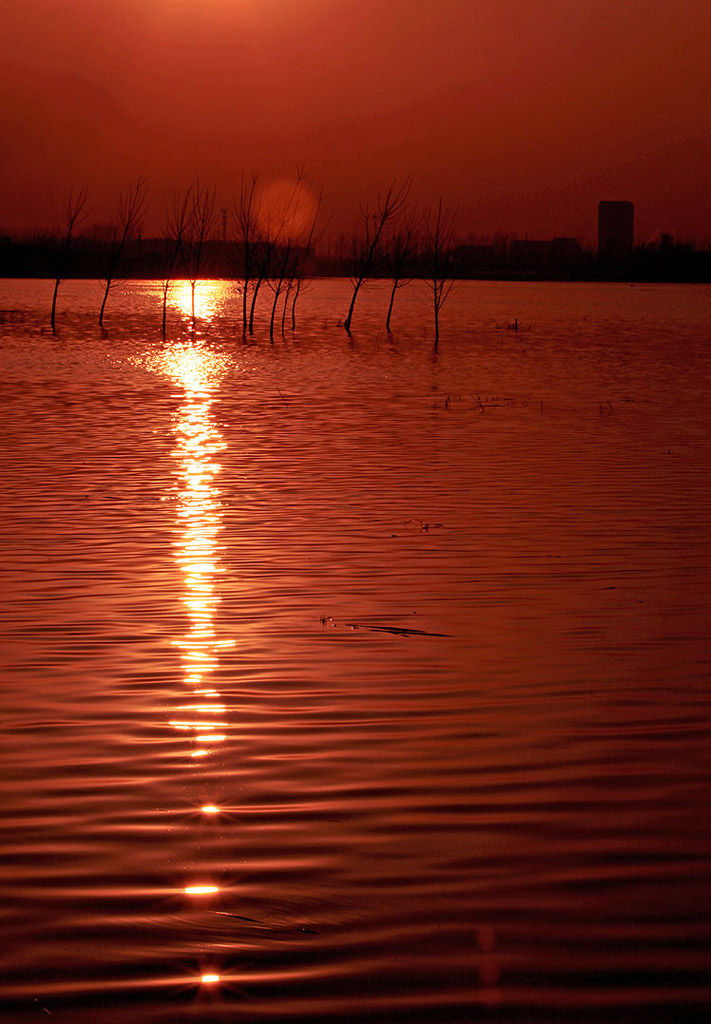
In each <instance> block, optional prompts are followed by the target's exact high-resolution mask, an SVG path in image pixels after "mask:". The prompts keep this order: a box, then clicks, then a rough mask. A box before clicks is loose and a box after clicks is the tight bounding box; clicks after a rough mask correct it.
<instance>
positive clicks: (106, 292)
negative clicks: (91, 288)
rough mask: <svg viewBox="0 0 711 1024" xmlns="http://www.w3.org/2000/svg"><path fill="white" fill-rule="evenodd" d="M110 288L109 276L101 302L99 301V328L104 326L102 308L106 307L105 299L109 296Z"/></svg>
mask: <svg viewBox="0 0 711 1024" xmlns="http://www.w3.org/2000/svg"><path fill="white" fill-rule="evenodd" d="M110 289H111V279H110V278H109V280H108V281H107V282H106V288H105V290H104V299H103V302H102V303H101V309H100V311H99V327H101V328H103V326H104V310H105V309H106V301H107V299H108V297H109V291H110Z"/></svg>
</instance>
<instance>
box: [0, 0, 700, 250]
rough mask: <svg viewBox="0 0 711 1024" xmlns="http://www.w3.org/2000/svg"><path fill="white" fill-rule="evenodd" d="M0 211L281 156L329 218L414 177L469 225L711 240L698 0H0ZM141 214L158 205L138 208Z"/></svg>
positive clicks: (13, 212) (267, 162) (158, 187)
mask: <svg viewBox="0 0 711 1024" xmlns="http://www.w3.org/2000/svg"><path fill="white" fill-rule="evenodd" d="M0 40H1V44H2V51H1V56H0V62H1V72H0V92H1V96H2V98H1V101H0V122H1V123H0V229H2V228H5V229H8V228H9V229H18V228H24V227H30V228H31V227H36V226H45V225H48V224H51V223H52V221H53V220H54V217H55V213H56V211H57V209H58V207H59V206H60V204H61V201H62V198H63V196H64V195H65V193H66V191H67V190H68V188H69V187H70V186H75V187H77V186H80V185H83V184H87V185H88V187H89V192H90V200H91V204H92V209H91V212H90V214H89V220H90V221H95V222H100V221H101V220H105V219H107V216H108V214H109V212H110V209H111V206H112V205H113V203H114V202H115V197H116V193H117V192H118V190H119V189H120V188H121V187H122V186H123V185H124V184H126V183H127V182H128V181H129V180H131V179H135V178H136V177H137V176H138V175H142V176H144V177H145V178H146V179H147V180H148V186H149V191H150V198H151V203H152V206H151V219H152V221H153V223H154V225H156V226H157V225H158V224H159V223H160V221H161V220H162V211H163V207H164V205H165V202H166V199H167V198H168V197H169V196H170V195H171V193H172V191H173V190H174V189H175V188H183V187H185V186H186V185H187V184H188V183H189V182H190V181H191V180H192V179H193V178H194V177H195V176H196V175H197V174H199V175H200V176H201V178H202V179H203V180H204V181H206V182H214V183H215V184H216V185H217V188H218V192H219V200H218V201H219V204H220V205H222V206H225V207H230V206H231V205H232V195H233V193H234V192H235V189H236V185H237V184H238V182H239V176H240V173H241V172H242V171H243V170H245V171H248V172H251V171H256V172H259V173H260V174H261V175H263V176H264V178H265V179H271V178H274V179H279V178H284V177H287V176H289V175H291V174H292V172H293V169H294V167H295V165H296V164H297V163H301V164H304V165H306V166H307V167H308V168H310V169H311V171H312V174H313V177H314V179H315V181H317V182H318V183H320V184H322V185H323V187H324V190H325V193H326V197H327V203H328V206H329V208H330V209H332V210H333V215H334V220H333V223H334V225H335V226H336V227H338V226H339V225H341V224H344V223H346V222H347V220H348V219H349V217H350V215H351V214H352V213H354V212H355V210H356V207H357V204H358V202H359V201H360V200H362V199H363V198H365V197H366V196H368V195H372V194H374V193H376V192H377V191H378V189H381V188H383V187H386V186H387V185H388V184H389V183H390V181H391V180H392V179H393V178H394V177H400V178H402V177H404V176H405V175H411V176H412V177H413V179H414V193H415V194H416V196H417V197H418V198H420V199H421V200H422V201H431V200H435V199H437V198H438V197H439V195H442V196H443V197H444V199H445V201H446V202H447V203H449V204H451V205H453V206H457V207H458V210H459V218H458V219H459V223H460V226H461V228H462V230H463V231H472V232H475V233H478V234H484V233H488V232H492V231H495V230H497V229H501V230H504V231H517V232H518V233H519V234H520V235H523V234H525V233H529V234H530V235H532V236H537V237H550V236H552V235H563V234H572V235H579V236H581V237H583V238H587V239H590V240H592V239H593V238H594V235H595V223H596V205H597V201H598V199H631V200H633V201H634V202H635V204H636V212H637V229H638V238H639V240H645V239H646V238H647V237H650V236H652V235H653V234H654V233H655V232H659V231H660V230H664V231H672V232H674V233H675V234H677V235H678V236H680V237H695V238H696V239H698V240H700V241H701V240H711V188H710V185H711V181H710V179H711V130H710V128H709V125H710V124H711V60H710V59H709V54H710V53H711V0H426V2H425V0H190V2H188V0H120V2H118V0H115V2H113V3H108V2H106V0H3V4H2V11H1V13H0ZM148 227H149V228H150V227H151V224H149V225H148Z"/></svg>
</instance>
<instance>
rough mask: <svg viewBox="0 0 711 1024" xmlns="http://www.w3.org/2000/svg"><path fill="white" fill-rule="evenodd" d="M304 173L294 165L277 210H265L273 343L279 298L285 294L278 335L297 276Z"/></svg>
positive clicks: (282, 326) (282, 329)
mask: <svg viewBox="0 0 711 1024" xmlns="http://www.w3.org/2000/svg"><path fill="white" fill-rule="evenodd" d="M305 179H306V171H305V170H304V168H303V167H300V166H298V165H297V168H296V178H295V180H294V183H293V186H292V187H291V188H290V190H289V192H288V193H287V194H286V195H285V196H284V197H283V199H281V200H280V202H279V205H278V207H277V208H276V209H274V210H271V211H267V217H268V222H269V234H270V236H271V238H272V240H273V243H274V245H273V252H272V261H271V268H270V270H271V272H270V274H269V275H268V278H267V280H268V284H269V287H270V288H271V290H272V292H273V293H274V299H273V301H272V309H271V316H270V318H269V337H270V339H271V340H272V341H273V340H274V322H275V319H276V312H277V306H278V304H279V299H280V298H281V296H282V294H284V304H283V310H282V318H281V333H282V334H283V333H284V321H285V317H286V304H287V301H288V295H289V291H290V282H291V280H292V279H293V277H294V274H295V273H296V264H297V260H298V256H299V253H298V238H299V235H300V234H301V230H302V229H301V225H302V220H303V216H304V205H305V202H306V200H305V196H304V181H305Z"/></svg>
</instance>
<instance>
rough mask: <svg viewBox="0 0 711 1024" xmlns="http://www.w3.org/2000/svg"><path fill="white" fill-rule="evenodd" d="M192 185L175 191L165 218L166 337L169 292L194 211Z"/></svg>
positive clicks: (164, 329) (164, 316) (164, 293)
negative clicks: (181, 190) (183, 189)
mask: <svg viewBox="0 0 711 1024" xmlns="http://www.w3.org/2000/svg"><path fill="white" fill-rule="evenodd" d="M192 191H193V190H192V186H190V187H189V188H187V189H186V190H185V192H183V193H182V194H181V193H179V192H176V193H175V196H174V197H173V205H172V208H171V209H170V210H168V211H167V213H166V218H165V257H164V263H163V321H162V334H163V337H164V338H165V333H166V315H167V307H168V292H169V291H170V285H171V283H172V280H173V274H174V272H175V268H176V265H177V263H178V260H179V259H180V258H182V256H183V244H184V240H185V236H186V233H187V230H188V225H189V223H190V215H191V213H192Z"/></svg>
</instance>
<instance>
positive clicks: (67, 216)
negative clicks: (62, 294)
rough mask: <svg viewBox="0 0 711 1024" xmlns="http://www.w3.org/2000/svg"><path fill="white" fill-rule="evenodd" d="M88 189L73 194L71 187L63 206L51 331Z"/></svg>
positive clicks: (54, 325) (54, 324) (54, 323)
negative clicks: (58, 294) (59, 292)
mask: <svg viewBox="0 0 711 1024" xmlns="http://www.w3.org/2000/svg"><path fill="white" fill-rule="evenodd" d="M88 194H89V193H88V191H87V188H86V186H83V187H82V188H80V189H79V191H78V192H77V193H76V195H75V194H74V190H73V189H72V190H71V191H70V193H69V195H68V197H67V201H66V204H65V207H64V217H63V225H62V227H63V232H64V237H63V239H62V241H61V243H60V246H59V249H58V251H57V258H56V261H55V275H56V276H55V281H54V293H53V295H52V314H51V317H50V320H51V323H52V331H55V330H56V314H57V292H58V291H59V286H60V284H61V282H62V278H63V277H64V276H65V275H66V274H67V273H68V271H69V268H70V267H71V264H72V257H73V255H74V249H75V242H76V235H75V229H76V227H77V225H78V223H79V221H80V220H81V217H82V214H83V212H84V207H85V206H86V201H87V198H88Z"/></svg>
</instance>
